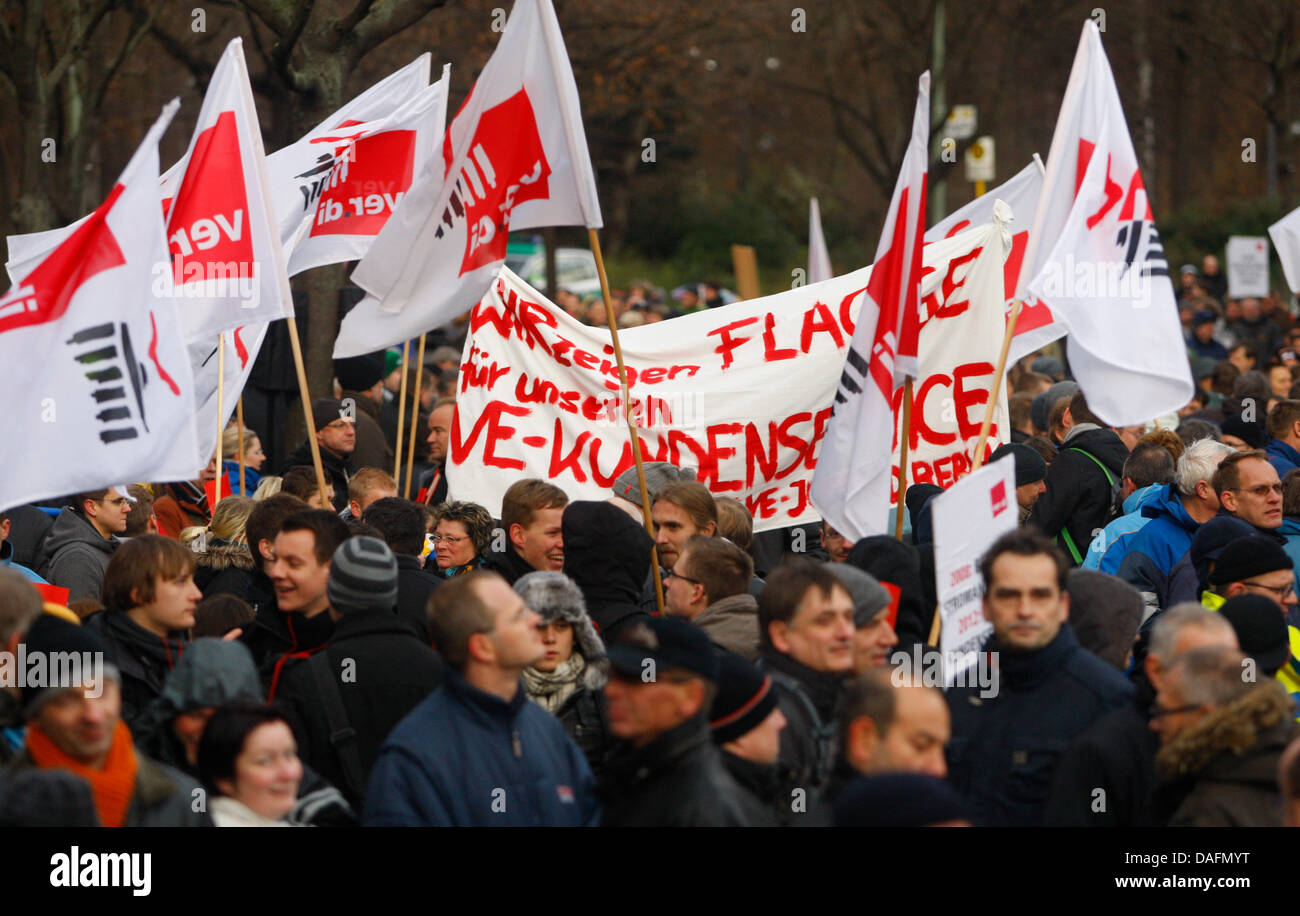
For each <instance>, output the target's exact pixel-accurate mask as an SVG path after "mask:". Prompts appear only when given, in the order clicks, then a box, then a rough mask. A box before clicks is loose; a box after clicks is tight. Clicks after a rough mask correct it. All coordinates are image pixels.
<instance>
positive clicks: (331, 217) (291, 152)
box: [267, 65, 451, 276]
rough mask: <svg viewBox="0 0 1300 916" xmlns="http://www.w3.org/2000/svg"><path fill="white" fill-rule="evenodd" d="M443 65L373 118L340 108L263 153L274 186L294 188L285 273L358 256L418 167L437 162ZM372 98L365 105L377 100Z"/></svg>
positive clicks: (285, 220) (443, 110)
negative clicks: (430, 80)
mask: <svg viewBox="0 0 1300 916" xmlns="http://www.w3.org/2000/svg"><path fill="white" fill-rule="evenodd" d="M450 69H451V67H450V65H448V66H446V67H444V68H443V75H442V78H441V79H440V80H438V82H436V83H434V84H433V85H432V86H423V87H421V88H419V89H418V90H417V91H416V92H415V93H414V94H412V95H411V96H410V97H409V98H407V99H406V100H405V101H404V102H402V103H401V104H400V105H398V106H397V107H395V108H393V109H392V110H391V111H389V112H387V113H386V114H383V115H378V114H377V115H376V116H375V117H374V118H373V119H372V120H369V121H360V120H358V119H357V117H355V115H353V114H349V113H348V108H349V107H353V106H352V105H349V106H346V107H345V108H343V109H340V110H339V112H337V113H336V114H335V116H334V117H333V118H332V119H331V120H332V122H333V126H332V128H330V129H326V128H325V126H324V124H322V125H321V126H318V127H317V128H316V129H315V130H314V131H312V133H310V134H308V135H307V136H306V137H304V138H303V139H302V140H299V141H298V142H297V143H295V144H293V145H292V146H288V147H285V148H284V149H282V150H280V151H278V152H276V153H274V154H273V155H271V156H270V157H269V158H268V159H267V168H268V169H269V170H270V171H271V175H272V181H273V183H274V184H275V187H276V189H277V191H283V190H284V189H289V190H292V191H293V192H294V194H293V195H291V197H290V200H291V202H292V206H291V207H290V208H289V209H290V211H291V212H283V213H282V217H281V221H280V227H281V233H282V236H281V237H282V239H283V240H284V242H285V257H286V260H287V261H288V265H289V276H294V275H296V274H300V273H302V272H303V271H304V270H310V269H311V268H313V267H320V266H322V265H325V264H341V263H344V262H346V261H355V260H358V259H360V258H363V257H365V255H366V253H367V252H368V251H369V250H370V246H371V244H372V243H373V242H374V240H375V239H376V238H378V237H379V233H380V231H382V230H383V228H384V226H385V225H386V224H387V223H388V219H389V217H391V216H392V215H393V213H394V211H395V210H396V209H397V206H398V204H400V203H401V202H402V199H403V198H404V197H405V196H406V193H407V192H408V191H409V190H410V189H411V183H412V182H413V181H414V180H415V174H416V170H417V168H424V167H425V166H427V165H430V164H431V163H432V162H434V161H435V160H437V161H438V162H440V161H441V156H440V153H439V151H440V150H441V148H442V140H443V128H444V126H445V125H446V123H447V84H448V82H449V80H450V76H449V75H448V74H449V72H450ZM376 88H377V87H376ZM394 98H395V96H392V95H390V96H388V97H386V98H384V99H383V100H382V101H384V102H386V103H388V104H391V103H392V102H393V100H394ZM374 101H375V104H374V105H372V106H370V107H371V108H372V110H373V109H374V108H377V107H378V103H379V102H380V99H377V98H376V99H375V100H374Z"/></svg>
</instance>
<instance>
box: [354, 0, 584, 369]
mask: <svg viewBox="0 0 1300 916" xmlns="http://www.w3.org/2000/svg"><path fill="white" fill-rule="evenodd" d="M442 162H443V168H441V169H438V168H434V167H433V166H434V164H436V158H435V161H434V163H430V167H429V168H426V169H424V170H423V171H422V172H420V173H419V175H418V176H417V178H416V180H415V182H414V183H413V184H412V186H411V189H410V191H409V192H408V193H407V195H406V197H405V199H404V200H403V201H402V204H401V206H400V207H398V208H397V211H396V212H395V213H394V214H393V216H392V218H391V219H389V220H388V223H387V225H385V226H384V228H383V231H382V232H380V234H379V238H378V239H376V240H375V244H374V245H373V246H372V247H371V249H370V252H369V254H367V255H366V257H365V258H363V259H362V261H361V263H360V264H358V265H357V269H356V270H355V271H353V273H352V279H353V281H354V282H355V283H356V284H357V285H358V286H360V287H361V288H362V289H364V290H365V291H366V293H367V294H368V295H367V296H366V298H365V299H363V300H362V301H361V302H360V303H358V304H357V305H356V306H355V307H354V308H353V309H352V310H351V311H350V312H349V313H348V315H347V316H346V317H345V318H344V320H343V325H342V328H341V329H340V331H339V336H338V340H337V341H336V343H335V346H334V356H335V357H345V356H356V355H358V354H362V353H370V352H372V351H374V350H378V349H381V348H383V347H387V346H391V345H392V344H396V343H400V342H401V341H404V340H407V339H409V338H411V337H414V336H417V335H419V334H421V333H423V332H424V331H428V330H430V329H432V328H435V327H437V326H438V325H441V324H444V323H446V322H448V321H450V320H452V319H453V318H454V317H455V316H456V315H458V314H460V313H461V312H464V311H466V310H467V309H469V308H470V307H471V306H473V305H474V304H475V303H476V302H478V300H479V299H480V298H482V296H483V294H484V293H485V292H487V290H488V287H489V286H490V285H491V282H492V279H493V277H494V276H495V275H496V272H497V270H498V269H499V268H500V267H501V265H502V264H503V263H504V262H505V257H506V241H507V237H508V235H509V233H510V231H511V230H512V229H525V228H531V227H537V226H571V225H584V226H587V227H589V228H598V227H600V225H601V217H600V204H599V202H598V200H597V198H596V182H595V177H594V174H593V172H592V168H591V159H590V157H589V155H588V153H587V139H586V136H585V135H584V133H583V129H582V115H581V111H580V109H579V104H578V87H577V85H576V84H575V83H574V80H573V71H572V69H571V68H570V66H569V59H568V54H567V53H566V52H565V49H564V39H563V37H562V36H561V34H560V26H559V22H558V21H557V20H556V18H555V10H554V9H553V8H552V6H551V3H550V0H518V2H516V4H515V6H514V9H513V10H512V11H511V14H510V19H509V20H508V22H507V23H506V28H505V31H504V32H503V33H502V35H501V41H500V43H499V44H498V45H497V49H496V51H495V52H493V54H492V57H491V58H490V59H489V60H488V62H487V65H486V66H485V67H484V68H483V72H482V73H481V74H480V75H479V78H478V81H477V82H476V83H475V84H474V88H473V90H472V91H471V92H470V95H469V97H468V98H467V99H466V100H465V103H464V105H462V106H461V110H460V112H459V113H457V115H456V117H455V119H453V121H452V123H451V126H450V128H448V130H447V133H446V137H445V140H444V143H443V153H442Z"/></svg>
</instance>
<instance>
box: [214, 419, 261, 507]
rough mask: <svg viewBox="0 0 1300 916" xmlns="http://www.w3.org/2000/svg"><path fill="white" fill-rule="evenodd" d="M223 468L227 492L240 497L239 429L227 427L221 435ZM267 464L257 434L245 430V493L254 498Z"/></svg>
mask: <svg viewBox="0 0 1300 916" xmlns="http://www.w3.org/2000/svg"><path fill="white" fill-rule="evenodd" d="M221 459H222V462H221V466H222V469H223V470H224V471H225V474H226V480H225V482H224V484H223V486H224V487H225V492H227V493H233V494H235V495H239V428H238V427H236V426H227V427H226V429H225V432H223V433H222V434H221ZM265 463H266V452H264V451H262V443H261V441H260V440H259V439H258V438H257V433H255V432H253V431H252V430H251V429H245V430H244V492H245V493H246V494H247V495H249V496H252V495H253V492H254V491H255V490H256V489H257V486H258V484H259V483H260V482H261V480H262V475H261V474H260V473H259V472H260V471H261V469H262V465H263V464H265Z"/></svg>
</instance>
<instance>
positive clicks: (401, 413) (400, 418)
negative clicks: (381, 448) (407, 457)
mask: <svg viewBox="0 0 1300 916" xmlns="http://www.w3.org/2000/svg"><path fill="white" fill-rule="evenodd" d="M410 352H411V342H410V341H409V340H405V341H402V384H401V391H400V392H399V393H398V395H397V447H396V448H394V449H393V480H401V479H402V434H403V430H405V428H406V426H405V423H406V367H407V364H408V361H409V354H410Z"/></svg>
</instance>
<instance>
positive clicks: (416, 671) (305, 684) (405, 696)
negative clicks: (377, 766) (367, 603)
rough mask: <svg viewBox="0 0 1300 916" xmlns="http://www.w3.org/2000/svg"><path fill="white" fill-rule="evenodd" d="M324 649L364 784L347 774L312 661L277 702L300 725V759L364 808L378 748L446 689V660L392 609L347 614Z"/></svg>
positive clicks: (292, 671) (284, 678)
mask: <svg viewBox="0 0 1300 916" xmlns="http://www.w3.org/2000/svg"><path fill="white" fill-rule="evenodd" d="M324 651H325V655H326V657H328V659H329V668H330V672H331V674H332V676H333V678H334V682H335V683H336V684H337V685H338V690H339V694H340V695H341V696H342V699H343V709H344V712H346V713H347V720H348V724H349V725H350V726H351V727H352V728H353V729H355V730H356V748H357V753H358V756H359V757H360V758H361V771H362V774H361V775H362V781H361V783H360V784H359V785H356V786H352V785H349V784H348V781H347V778H346V777H345V775H344V769H343V765H342V763H341V762H340V759H341V758H340V756H339V753H338V750H337V749H336V748H335V747H334V745H333V744H332V743H331V741H330V734H331V729H330V725H329V718H328V716H327V715H326V712H325V704H324V701H323V700H322V698H321V694H320V691H319V690H318V688H317V684H316V679H315V676H314V674H313V672H312V670H311V666H310V664H309V663H308V662H306V661H295V662H293V663H292V664H291V665H290V666H289V667H288V668H287V669H286V670H285V672H284V673H283V674H282V675H281V677H280V685H279V688H278V689H277V691H276V700H277V702H278V703H279V704H280V705H281V706H282V707H283V708H284V709H285V710H286V712H287V713H288V714H289V717H290V721H291V722H293V723H294V725H295V726H297V728H296V733H297V735H298V737H299V741H300V743H299V745H298V756H300V757H301V758H302V759H303V760H305V761H306V762H307V763H309V764H311V766H312V768H313V769H315V770H316V771H317V772H319V773H320V774H321V775H322V776H324V777H325V778H326V779H327V780H329V781H330V782H332V783H333V784H334V785H336V786H338V787H339V789H340V790H341V791H342V792H343V794H344V796H345V797H346V798H347V799H348V801H349V802H350V803H351V804H352V805H353V806H354V807H355V808H356V809H357V810H360V809H361V805H362V803H363V802H364V801H365V791H366V784H365V778H366V777H368V776H369V775H370V768H371V767H372V766H374V762H375V758H376V757H378V756H379V748H380V746H381V745H383V743H384V739H386V738H387V737H388V733H389V732H391V731H392V730H393V727H394V726H396V725H397V723H398V722H400V721H402V719H403V718H405V717H406V714H407V713H409V712H410V711H411V710H412V709H414V708H415V707H416V705H417V704H418V703H419V702H420V701H421V700H423V699H424V698H425V697H427V696H428V695H429V694H430V693H432V692H433V691H434V690H435V689H436V688H437V687H438V685H439V684H440V683H442V660H441V659H439V658H438V653H436V652H434V651H433V649H431V648H430V647H429V645H428V644H427V643H425V642H422V641H421V639H420V638H419V636H417V635H416V633H415V631H414V630H413V629H412V628H411V627H410V626H409V625H407V624H406V623H405V622H404V621H402V620H399V619H397V617H396V616H395V615H393V614H391V613H389V612H388V611H372V612H369V613H367V612H360V613H354V614H346V615H344V616H343V617H342V618H340V619H339V621H338V623H337V624H336V625H335V627H334V635H333V636H331V637H330V641H329V643H328V644H327V645H326V647H325V650H324Z"/></svg>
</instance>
